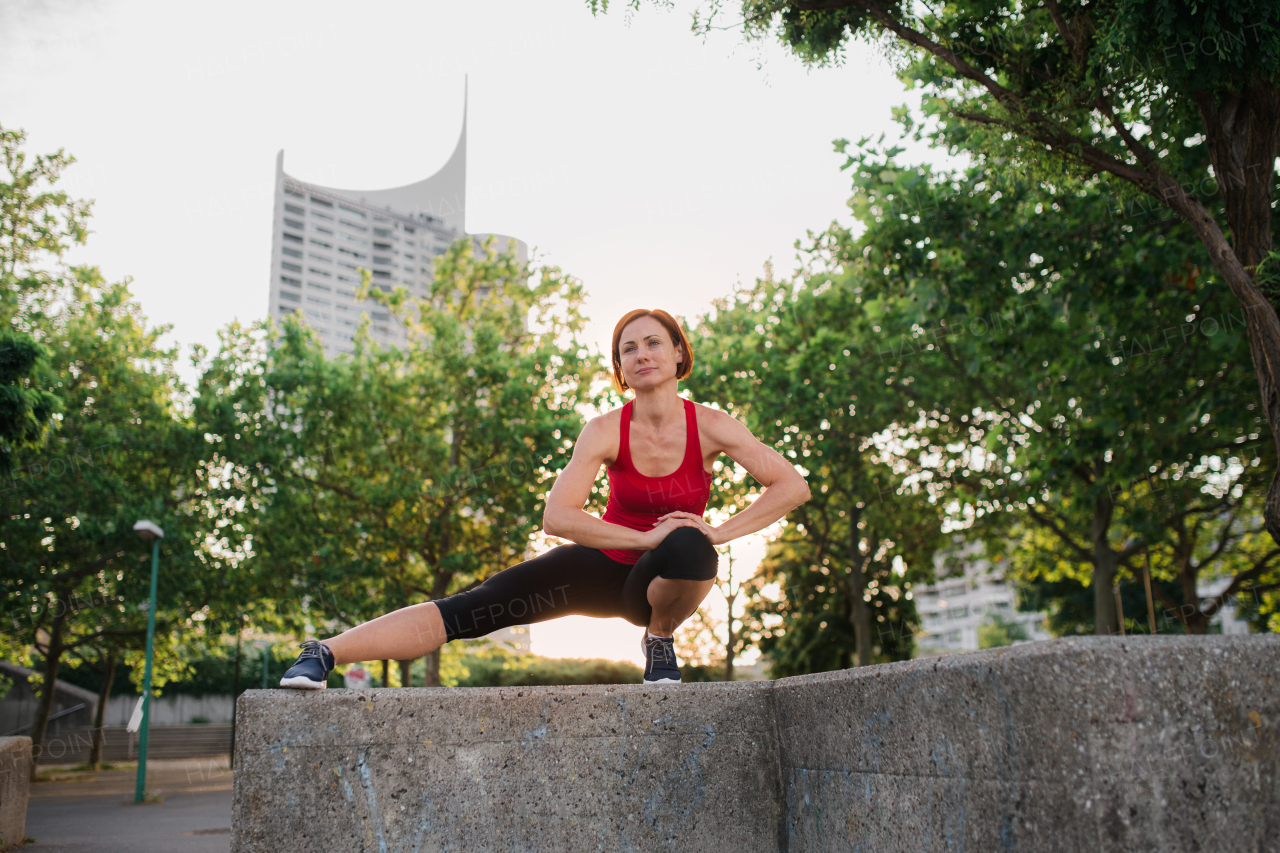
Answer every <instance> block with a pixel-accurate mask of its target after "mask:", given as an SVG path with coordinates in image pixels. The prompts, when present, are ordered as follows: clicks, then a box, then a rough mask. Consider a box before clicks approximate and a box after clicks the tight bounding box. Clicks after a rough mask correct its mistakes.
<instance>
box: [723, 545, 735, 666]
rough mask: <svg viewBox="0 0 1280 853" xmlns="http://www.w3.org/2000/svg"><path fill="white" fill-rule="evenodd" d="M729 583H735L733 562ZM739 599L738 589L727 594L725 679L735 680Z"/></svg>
mask: <svg viewBox="0 0 1280 853" xmlns="http://www.w3.org/2000/svg"><path fill="white" fill-rule="evenodd" d="M729 583H733V564H732V563H730V564H729ZM737 600H738V591H737V590H734V593H733V595H732V596H725V601H726V603H727V604H728V605H729V615H728V618H726V619H725V622H724V630H725V636H726V637H728V642H727V643H725V644H724V680H725V681H733V653H734V651H735V650H736V649H737V647H738V642H737V638H735V637H734V635H733V603H734V602H735V601H737Z"/></svg>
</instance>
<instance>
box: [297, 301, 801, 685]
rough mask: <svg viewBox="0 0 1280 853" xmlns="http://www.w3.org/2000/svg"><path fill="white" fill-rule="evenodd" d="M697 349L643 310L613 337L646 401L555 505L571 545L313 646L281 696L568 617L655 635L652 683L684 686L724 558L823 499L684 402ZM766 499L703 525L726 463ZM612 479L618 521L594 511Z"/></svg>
mask: <svg viewBox="0 0 1280 853" xmlns="http://www.w3.org/2000/svg"><path fill="white" fill-rule="evenodd" d="M692 370H693V349H692V347H690V346H689V341H688V339H687V338H686V337H685V334H684V332H683V331H682V330H681V328H680V325H679V323H677V322H676V320H675V318H674V317H672V316H671V315H670V314H668V313H667V312H665V311H657V310H655V311H645V310H637V311H632V312H630V313H629V314H627V315H626V316H625V317H623V318H622V319H621V320H620V321H618V325H617V326H616V327H614V330H613V380H614V383H615V385H616V386H617V387H618V389H619V390H620V391H626V390H630V391H632V392H633V393H634V394H635V399H634V400H632V401H631V402H629V403H627V404H626V405H625V406H623V407H622V408H620V409H614V410H613V411H611V412H608V413H606V414H604V415H601V416H600V417H597V418H593V419H592V420H591V421H589V422H588V423H587V425H586V426H585V427H583V429H582V433H581V434H580V435H579V436H578V441H577V444H575V445H574V448H573V456H572V458H571V459H570V460H569V464H568V465H566V466H565V468H564V470H563V471H561V472H560V474H559V476H557V478H556V482H555V486H554V487H553V488H552V489H551V493H550V494H549V495H547V504H546V508H545V510H544V511H543V519H542V522H543V523H542V527H543V530H544V531H546V533H547V534H548V535H550V536H557V537H560V538H561V539H568V540H569V541H570V542H572V543H575V544H569V545H561V546H559V547H557V548H553V549H552V550H550V551H548V552H547V553H545V554H542V555H541V556H538V557H534V558H533V559H532V560H528V561H526V562H523V563H520V564H518V565H515V566H512V567H511V568H509V569H506V570H505V571H501V572H498V573H497V574H496V575H494V576H493V577H491V578H489V579H488V580H486V581H485V582H484V583H482V584H480V585H479V586H476V587H474V588H472V589H469V590H467V591H466V592H460V593H458V594H457V595H451V596H449V597H447V598H442V599H440V600H438V601H428V602H425V603H423V604H414V605H412V606H410V607H404V608H401V609H400V610H396V611H394V612H392V613H388V614H386V615H385V616H380V617H378V618H377V619H374V620H373V621H371V622H366V623H364V624H363V625H357V626H356V627H355V628H352V629H351V630H349V631H344V632H343V633H341V634H339V635H338V636H336V637H332V638H330V639H328V640H324V641H318V640H307V641H306V642H305V643H303V652H302V654H301V655H300V656H299V657H298V661H297V663H295V664H294V665H293V666H292V667H290V668H289V670H288V671H287V672H286V673H285V674H284V678H282V679H281V680H280V686H281V687H300V688H317V687H324V686H325V685H326V682H327V679H328V676H329V673H330V672H331V671H332V670H333V668H334V667H335V666H337V665H338V664H342V663H350V662H354V661H366V660H388V659H389V660H412V659H413V658H417V657H422V656H423V655H426V654H429V653H431V652H433V651H435V650H436V649H438V648H439V647H440V646H442V645H444V644H445V643H446V642H448V641H449V640H457V639H463V638H472V637H482V636H484V635H485V634H488V633H490V632H491V631H497V630H500V629H502V628H507V627H510V626H512V625H524V624H528V623H531V622H543V621H545V620H547V619H554V618H556V617H558V616H568V615H570V614H580V615H585V616H599V617H611V616H621V617H622V618H624V619H626V620H627V621H629V622H631V623H632V624H634V625H642V626H644V627H645V628H646V631H645V634H644V639H643V640H642V642H641V645H642V646H643V648H644V656H645V668H644V681H645V683H646V684H665V683H678V682H679V681H680V669H679V667H678V666H677V665H676V656H675V646H674V642H673V640H672V635H673V634H674V633H675V629H676V628H677V627H678V626H679V625H680V623H681V622H683V621H684V620H686V619H688V618H689V617H690V616H692V615H693V613H694V611H695V610H697V609H698V605H699V604H701V603H702V599H703V598H705V597H706V595H707V593H708V592H710V591H711V586H712V583H713V582H714V580H715V577H716V563H717V555H716V549H715V546H716V545H719V544H721V543H723V542H728V541H730V540H732V539H737V538H738V537H739V536H745V535H747V534H748V533H754V532H755V531H757V530H760V529H762V528H765V527H768V526H769V525H770V524H772V523H773V522H775V521H777V520H778V519H780V518H782V517H783V516H784V515H786V514H787V513H788V512H790V511H791V510H792V509H794V508H795V507H797V506H799V505H800V504H802V503H804V502H805V501H807V500H808V499H809V487H808V486H807V485H805V482H804V478H803V477H801V476H800V474H799V472H797V471H796V469H795V468H794V467H792V466H791V465H790V464H788V463H787V461H786V460H785V459H784V458H783V457H782V455H781V454H779V453H778V452H777V451H775V450H774V449H773V448H771V447H768V446H766V445H764V444H762V443H761V442H760V441H758V440H757V439H756V438H755V437H754V436H752V435H751V432H750V431H749V430H748V429H747V428H746V427H744V426H743V425H742V424H740V423H738V422H737V421H736V420H734V419H733V418H732V417H730V416H729V415H727V414H725V413H724V412H720V411H717V410H715V409H710V408H707V407H706V406H699V405H695V404H694V403H691V402H689V401H687V400H684V399H682V398H681V397H679V396H678V395H677V393H676V385H677V382H678V381H679V380H681V379H683V378H685V377H686V376H688V375H689V374H690V373H691V372H692ZM721 453H723V454H725V455H727V456H728V457H729V458H730V459H732V460H734V461H735V462H737V463H738V464H740V465H741V466H742V467H743V468H745V469H746V470H747V472H748V473H750V474H751V476H753V477H755V478H756V480H757V481H759V482H760V483H761V484H762V485H763V486H764V487H765V488H764V492H763V493H762V494H761V495H760V496H759V497H758V498H757V499H756V500H755V502H754V503H752V504H751V506H749V507H747V508H746V509H745V510H743V511H741V512H739V513H737V514H736V515H734V516H733V517H732V518H730V519H729V520H728V521H726V522H725V523H724V524H722V525H720V526H719V527H712V526H710V525H709V524H707V523H706V522H705V521H703V520H702V514H703V512H704V511H705V510H706V506H707V498H708V497H709V496H710V492H711V479H712V475H711V473H710V468H711V465H712V463H713V462H714V461H715V460H716V458H717V457H718V456H719V455H720V454H721ZM601 465H604V466H607V468H608V476H609V501H608V504H607V505H606V507H605V512H604V517H603V518H596V517H595V516H593V515H591V514H589V513H587V512H585V511H584V510H583V509H582V507H583V506H584V505H585V504H586V502H587V499H588V498H589V497H590V495H591V487H592V484H594V483H595V480H596V476H597V475H598V474H599V472H600V466H601Z"/></svg>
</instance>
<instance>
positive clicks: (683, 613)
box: [362, 577, 715, 637]
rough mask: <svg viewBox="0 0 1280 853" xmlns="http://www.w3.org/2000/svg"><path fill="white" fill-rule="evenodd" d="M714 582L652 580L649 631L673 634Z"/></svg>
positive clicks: (656, 634)
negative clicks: (651, 609) (651, 612)
mask: <svg viewBox="0 0 1280 853" xmlns="http://www.w3.org/2000/svg"><path fill="white" fill-rule="evenodd" d="M714 583H715V581H714V580H705V581H680V580H668V579H667V578H662V577H658V578H654V579H653V580H652V581H650V582H649V589H648V590H647V593H646V594H647V597H648V599H649V606H650V607H652V608H653V614H652V615H651V616H650V617H649V633H650V634H653V635H654V636H657V637H670V636H671V635H673V634H674V633H675V632H676V628H678V627H680V623H681V622H683V621H684V620H686V619H688V618H689V617H690V616H692V615H693V613H694V611H695V610H697V609H698V605H699V604H701V603H702V599H704V598H706V597H707V593H708V592H711V587H712V585H713V584H714ZM442 625H443V623H442ZM362 627H363V626H362Z"/></svg>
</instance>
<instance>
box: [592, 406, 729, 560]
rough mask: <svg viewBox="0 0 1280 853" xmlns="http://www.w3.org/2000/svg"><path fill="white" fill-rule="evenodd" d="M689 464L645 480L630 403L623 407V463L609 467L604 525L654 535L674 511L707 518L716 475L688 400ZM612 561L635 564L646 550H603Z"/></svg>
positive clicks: (686, 450)
mask: <svg viewBox="0 0 1280 853" xmlns="http://www.w3.org/2000/svg"><path fill="white" fill-rule="evenodd" d="M684 424H685V442H684V460H683V461H682V462H681V463H680V467H679V468H677V469H676V470H675V473H673V474H668V475H667V476H665V477H646V476H645V475H644V474H641V473H640V472H639V471H637V470H636V469H635V466H634V465H632V464H631V403H627V404H626V405H625V406H623V407H622V427H621V433H620V435H619V440H618V458H617V459H616V460H614V463H613V465H611V466H609V502H608V503H607V504H606V505H605V508H604V520H605V521H607V522H609V523H610V524H617V525H619V526H621V527H630V528H631V529H632V530H644V531H648V530H652V529H653V522H655V521H657V520H658V518H659V517H660V516H663V515H666V514H667V513H669V512H677V511H679V512H691V513H694V514H695V515H702V514H703V513H704V512H705V511H706V509H707V500H708V499H709V498H710V497H711V475H710V474H708V473H707V471H706V469H704V468H703V467H702V444H701V443H700V442H699V441H698V415H697V411H696V409H694V406H693V403H691V402H690V401H688V400H685V401H684ZM600 553H602V554H604V555H605V556H606V557H608V558H609V559H611V560H617V561H618V562H619V563H625V564H627V565H629V566H630V565H634V564H635V562H636V561H637V560H639V559H640V557H641V556H642V555H643V554H644V551H643V550H639V551H637V550H609V549H605V548H601V549H600Z"/></svg>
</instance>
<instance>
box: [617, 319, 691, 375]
mask: <svg viewBox="0 0 1280 853" xmlns="http://www.w3.org/2000/svg"><path fill="white" fill-rule="evenodd" d="M641 317H652V318H653V319H655V320H657V321H658V322H659V323H661V324H662V327H663V328H664V329H666V330H667V334H669V335H671V343H672V344H673V345H675V346H678V347H680V348H681V350H683V351H684V359H683V360H682V361H681V362H680V364H679V365H678V366H677V367H676V379H684V378H685V377H686V376H688V375H689V374H690V373H693V347H691V346H689V339H688V338H687V337H686V336H685V333H684V329H682V328H680V321H678V320H677V319H676V318H675V317H672V316H671V315H670V314H668V313H667V312H666V311H663V310H662V309H661V308H653V309H648V308H637V309H635V310H634V311H628V312H627V313H626V314H623V315H622V319H621V320H619V321H618V325H616V326H614V327H613V387H614V388H617V389H618V390H619V391H626V390H627V381H626V380H625V379H623V378H622V356H621V355H619V354H618V341H619V340H620V339H621V338H622V330H623V329H625V328H626V327H627V324H628V323H630V322H631V321H632V320H638V319H640V318H641Z"/></svg>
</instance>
